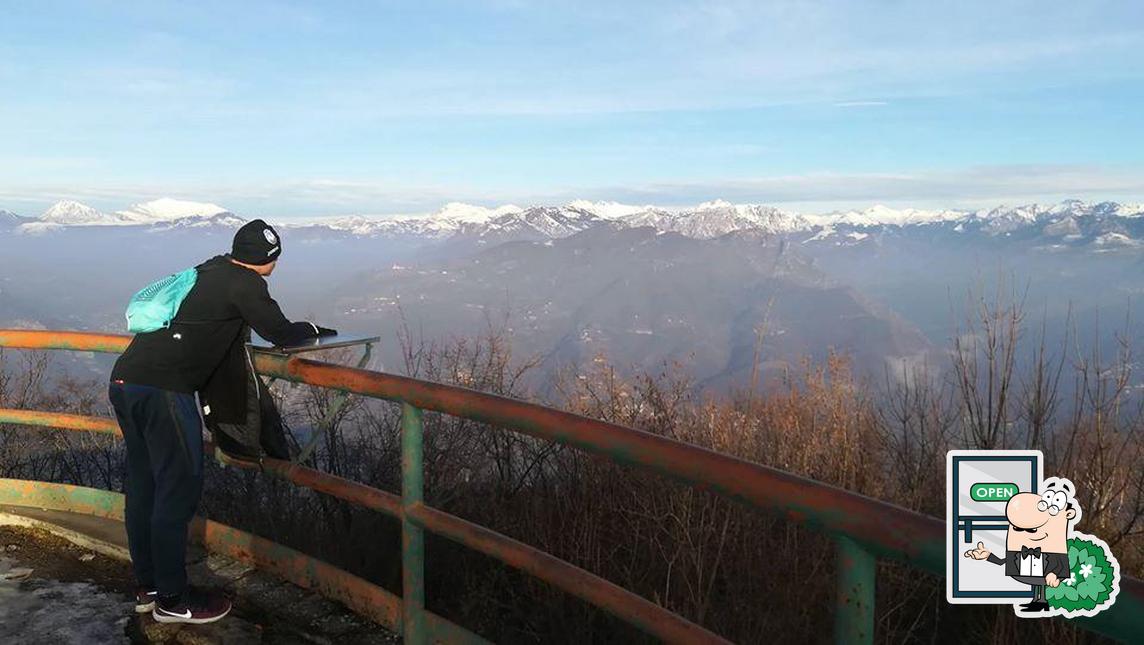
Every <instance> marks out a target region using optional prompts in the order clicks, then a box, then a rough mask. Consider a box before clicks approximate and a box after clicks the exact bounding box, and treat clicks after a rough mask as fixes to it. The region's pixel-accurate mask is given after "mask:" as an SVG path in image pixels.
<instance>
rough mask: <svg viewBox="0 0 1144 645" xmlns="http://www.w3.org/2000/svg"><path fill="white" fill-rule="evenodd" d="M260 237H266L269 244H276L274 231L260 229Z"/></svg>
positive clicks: (276, 238)
mask: <svg viewBox="0 0 1144 645" xmlns="http://www.w3.org/2000/svg"><path fill="white" fill-rule="evenodd" d="M262 235H264V236H265V237H266V241H267V242H270V243H271V244H278V236H277V235H275V234H274V231H272V230H270V229H268V228H264V229H262Z"/></svg>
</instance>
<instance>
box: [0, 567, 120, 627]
mask: <svg viewBox="0 0 1144 645" xmlns="http://www.w3.org/2000/svg"><path fill="white" fill-rule="evenodd" d="M11 567H12V562H11V561H10V560H8V559H7V558H3V557H0V571H4V570H8V569H9V568H11ZM35 576H36V574H35V572H33V573H32V576H31V577H29V578H26V579H24V580H20V581H14V580H0V642H3V643H25V644H28V645H41V644H42V645H49V644H50V645H55V644H56V643H128V642H129V641H128V639H127V636H126V632H125V629H126V627H127V621H128V620H130V618H131V616H132V615H133V614H132V612H133V610H134V604H133V603H132V602H131V601H129V600H127V599H124V598H123V597H121V596H118V595H116V594H113V593H109V592H107V591H105V590H103V589H101V588H99V587H97V586H96V585H93V584H89V583H86V582H60V581H58V580H45V579H41V578H37V577H35Z"/></svg>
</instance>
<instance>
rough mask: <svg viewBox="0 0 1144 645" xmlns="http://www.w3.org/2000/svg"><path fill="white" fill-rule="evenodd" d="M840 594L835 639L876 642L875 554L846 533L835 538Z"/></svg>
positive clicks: (843, 641)
mask: <svg viewBox="0 0 1144 645" xmlns="http://www.w3.org/2000/svg"><path fill="white" fill-rule="evenodd" d="M834 544H835V553H836V554H837V558H836V559H837V563H836V566H837V567H838V576H837V589H838V597H837V604H838V606H837V607H836V608H835V613H834V642H835V643H873V642H874V565H875V560H874V556H873V555H871V554H870V553H869V552H867V551H866V550H865V549H863V548H862V547H860V546H858V545H857V544H855V543H854V541H853V540H851V539H850V538H847V537H836V538H834Z"/></svg>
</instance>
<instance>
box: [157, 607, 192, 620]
mask: <svg viewBox="0 0 1144 645" xmlns="http://www.w3.org/2000/svg"><path fill="white" fill-rule="evenodd" d="M160 611H162V612H163V613H164V614H167V615H168V616H178V617H179V618H190V617H191V610H190V609H188V610H187V613H185V614H176V613H175V612H173V611H167V610H166V609H161V610H160Z"/></svg>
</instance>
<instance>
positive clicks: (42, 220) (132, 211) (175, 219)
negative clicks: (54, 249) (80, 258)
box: [15, 198, 244, 234]
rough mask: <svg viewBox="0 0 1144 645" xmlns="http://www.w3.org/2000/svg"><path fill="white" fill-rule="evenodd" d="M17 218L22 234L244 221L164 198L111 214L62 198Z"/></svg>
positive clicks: (222, 211) (221, 211)
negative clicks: (35, 214)
mask: <svg viewBox="0 0 1144 645" xmlns="http://www.w3.org/2000/svg"><path fill="white" fill-rule="evenodd" d="M19 220H20V221H19V222H18V225H17V226H15V228H16V230H17V231H18V232H20V233H24V234H44V233H51V232H54V231H59V230H62V229H64V228H67V227H76V226H147V227H152V228H160V229H163V228H171V227H180V228H181V227H187V226H224V227H237V226H241V225H242V223H243V221H244V220H243V219H242V218H240V217H238V216H237V215H235V214H233V213H231V212H230V211H228V210H227V209H225V208H223V207H221V206H218V205H216V204H208V203H201V202H190V201H183V200H177V199H168V198H164V199H156V200H154V201H150V202H144V203H141V204H135V205H134V206H131V207H130V208H128V209H126V210H121V211H116V212H115V213H104V212H102V211H99V210H97V209H95V208H92V207H91V206H88V205H87V204H82V203H80V202H77V201H74V200H70V199H65V200H61V201H58V202H56V203H55V204H52V205H51V206H50V207H49V208H48V209H47V210H46V211H44V212H43V214H42V215H40V217H39V218H37V219H34V220H28V219H27V218H19Z"/></svg>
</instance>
